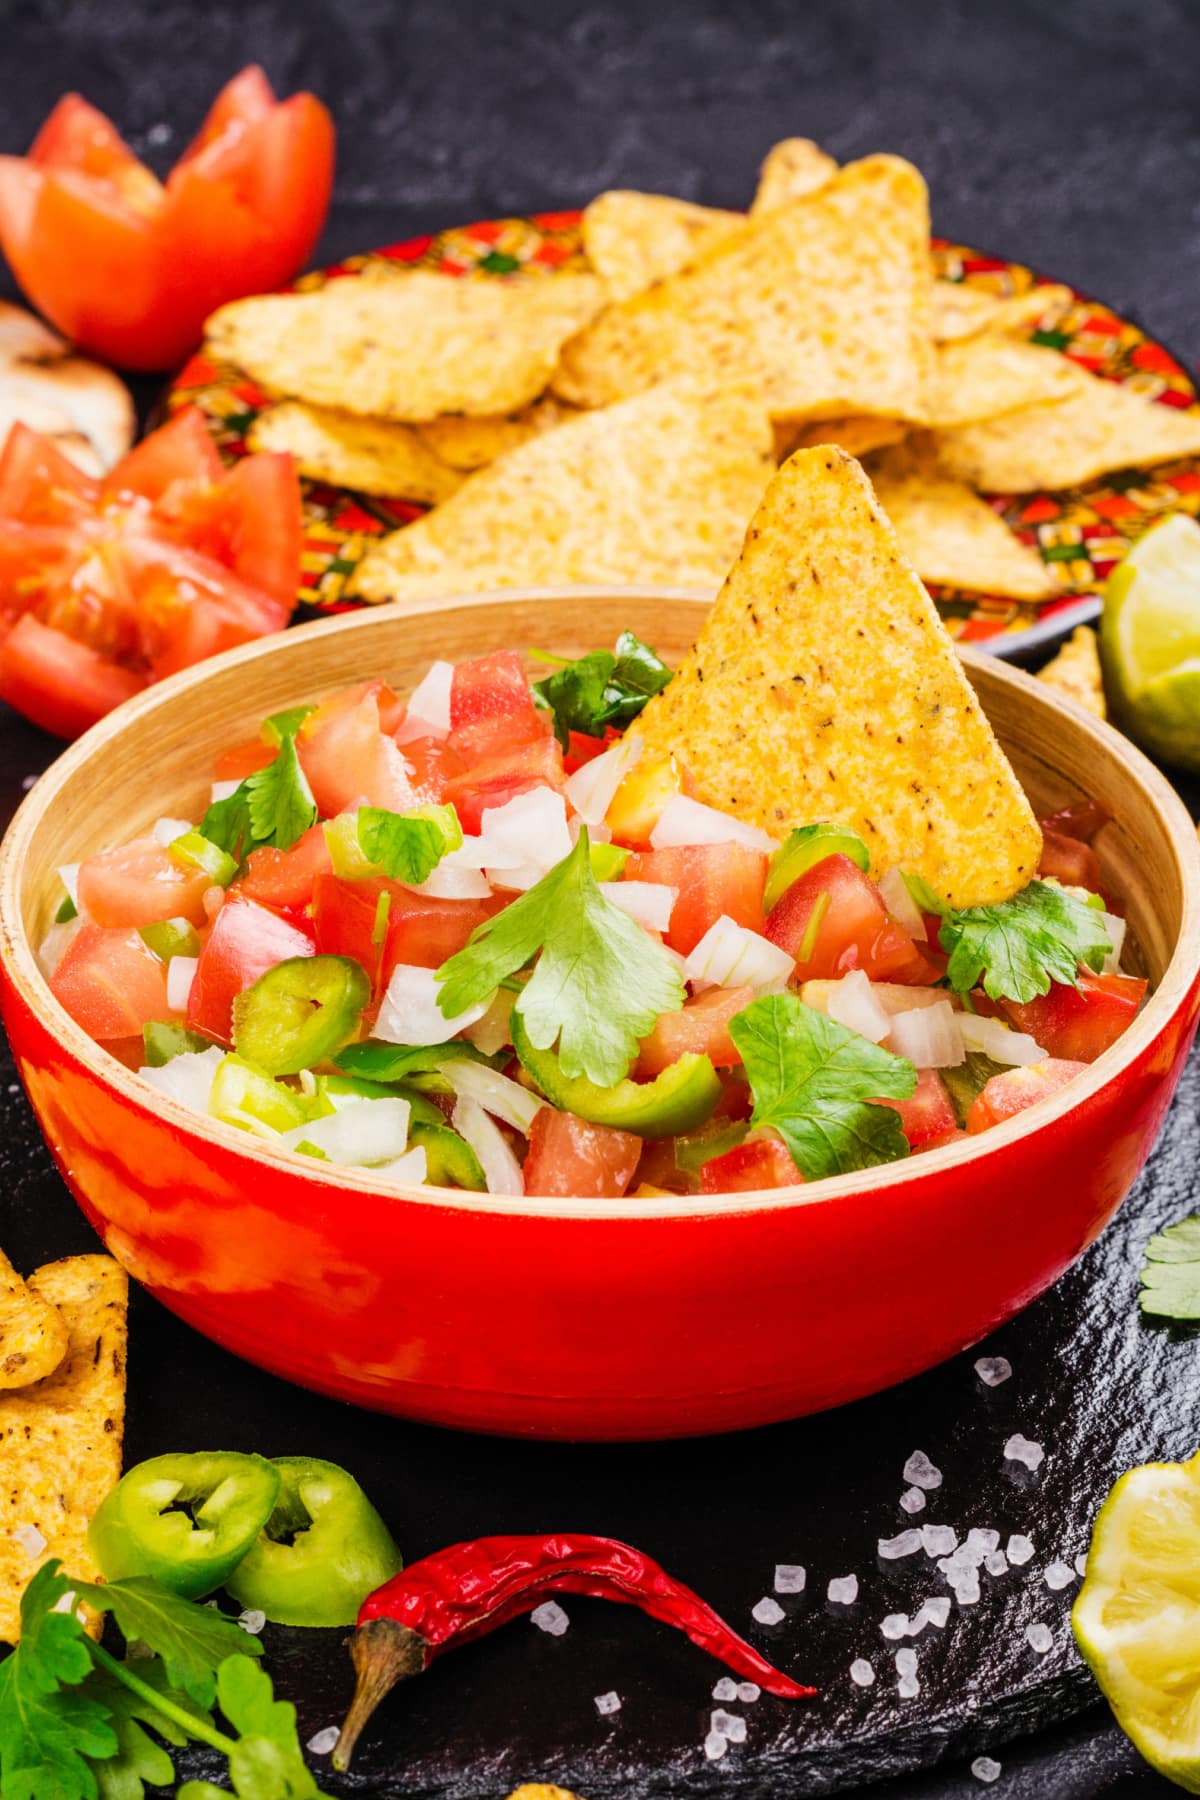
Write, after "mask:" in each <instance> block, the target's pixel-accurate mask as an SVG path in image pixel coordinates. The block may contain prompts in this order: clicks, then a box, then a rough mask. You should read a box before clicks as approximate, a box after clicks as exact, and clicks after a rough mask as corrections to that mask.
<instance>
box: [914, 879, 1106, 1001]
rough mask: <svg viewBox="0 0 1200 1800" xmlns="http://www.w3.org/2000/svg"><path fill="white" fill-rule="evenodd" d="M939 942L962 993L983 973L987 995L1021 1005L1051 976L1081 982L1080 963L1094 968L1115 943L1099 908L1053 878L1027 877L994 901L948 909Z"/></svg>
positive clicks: (1068, 982) (1052, 979) (952, 981)
mask: <svg viewBox="0 0 1200 1800" xmlns="http://www.w3.org/2000/svg"><path fill="white" fill-rule="evenodd" d="M938 942H939V943H940V944H941V946H942V949H943V950H945V951H947V952H948V953H949V957H950V960H949V962H948V963H947V965H946V975H947V977H948V979H949V981H950V985H951V987H953V988H955V989H956V990H957V991H958V992H959V993H960V994H963V993H967V992H969V991H970V989H971V988H973V987H975V986H976V984H977V983H978V982H979V981H980V980H981V979H982V982H983V991H984V993H985V994H987V995H988V996H989V998H990V999H992V1000H1015V1001H1017V1002H1018V1003H1019V1004H1022V1005H1023V1004H1025V1002H1027V1001H1029V1000H1034V999H1036V998H1037V996H1038V995H1039V994H1048V993H1049V992H1050V985H1051V983H1052V982H1056V981H1057V982H1061V983H1063V984H1064V985H1067V986H1070V987H1078V985H1079V966H1080V964H1081V963H1082V964H1083V965H1084V966H1085V967H1086V968H1089V969H1092V970H1095V971H1096V972H1097V973H1098V972H1099V971H1100V970H1101V969H1102V968H1103V967H1104V962H1105V958H1106V957H1107V956H1108V954H1109V952H1110V951H1111V949H1112V939H1111V938H1110V937H1109V935H1108V932H1107V931H1106V929H1105V926H1104V919H1103V917H1102V915H1101V914H1100V913H1099V912H1097V911H1096V909H1095V908H1094V907H1091V906H1088V905H1087V903H1086V902H1085V901H1082V900H1077V899H1076V898H1075V896H1074V895H1073V894H1068V893H1067V892H1066V890H1065V889H1064V888H1061V887H1059V886H1058V885H1057V883H1055V882H1052V881H1031V882H1030V883H1029V886H1028V887H1026V888H1022V890H1021V892H1020V893H1019V894H1014V895H1013V897H1012V899H1011V900H1001V901H1000V902H999V904H998V905H996V906H972V907H967V908H966V909H965V910H964V911H962V912H947V913H946V915H945V918H944V919H943V921H942V926H941V930H940V931H939V932H938Z"/></svg>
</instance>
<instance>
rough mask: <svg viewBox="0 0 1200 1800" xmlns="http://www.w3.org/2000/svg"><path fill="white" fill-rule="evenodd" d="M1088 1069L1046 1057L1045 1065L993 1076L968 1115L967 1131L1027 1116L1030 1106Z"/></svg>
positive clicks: (1081, 1065)
mask: <svg viewBox="0 0 1200 1800" xmlns="http://www.w3.org/2000/svg"><path fill="white" fill-rule="evenodd" d="M1086 1068H1087V1064H1086V1063H1084V1062H1061V1061H1059V1060H1058V1059H1057V1058H1055V1057H1047V1058H1046V1061H1045V1062H1040V1063H1031V1064H1030V1065H1029V1066H1028V1067H1027V1068H1024V1069H1005V1071H1004V1073H1003V1075H993V1076H992V1079H991V1080H990V1081H989V1082H988V1083H987V1085H986V1087H984V1089H983V1090H982V1092H981V1093H980V1094H979V1095H978V1096H977V1098H976V1099H975V1101H974V1103H973V1104H972V1107H971V1110H970V1112H969V1113H968V1114H967V1130H968V1131H969V1132H971V1133H972V1134H974V1133H976V1132H979V1131H986V1130H987V1129H988V1127H989V1126H991V1125H1001V1124H1003V1122H1004V1120H1005V1119H1011V1118H1012V1117H1013V1115H1014V1114H1015V1113H1019V1112H1024V1111H1025V1108H1026V1107H1027V1106H1033V1105H1035V1104H1036V1102H1037V1101H1039V1100H1045V1099H1047V1098H1048V1097H1049V1095H1051V1094H1056V1093H1057V1092H1058V1090H1059V1088H1060V1087H1065V1086H1066V1084H1067V1082H1068V1081H1074V1079H1075V1077H1076V1075H1082V1074H1083V1072H1084V1070H1085V1069H1086Z"/></svg>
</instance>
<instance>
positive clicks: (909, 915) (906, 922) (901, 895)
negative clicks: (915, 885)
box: [879, 869, 929, 944]
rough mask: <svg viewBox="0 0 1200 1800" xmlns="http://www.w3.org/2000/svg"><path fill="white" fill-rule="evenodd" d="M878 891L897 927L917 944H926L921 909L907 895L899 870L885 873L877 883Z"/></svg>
mask: <svg viewBox="0 0 1200 1800" xmlns="http://www.w3.org/2000/svg"><path fill="white" fill-rule="evenodd" d="M879 891H880V893H881V894H882V895H883V904H884V905H885V906H886V907H887V909H888V911H889V912H890V913H891V915H892V917H893V919H895V921H896V923H897V925H902V926H903V927H904V929H905V931H907V933H908V935H909V937H910V938H913V939H914V940H915V941H916V942H917V943H919V944H924V943H926V942H927V941H928V938H929V933H928V932H927V931H926V929H925V920H924V919H923V918H922V916H921V909H920V907H919V906H918V905H917V903H916V901H915V900H914V899H913V897H912V895H911V894H910V893H909V891H908V883H907V881H905V879H904V877H903V875H902V874H901V873H900V871H899V869H889V870H888V871H887V873H886V875H884V876H883V878H882V879H881V881H880V883H879Z"/></svg>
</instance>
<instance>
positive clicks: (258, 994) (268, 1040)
mask: <svg viewBox="0 0 1200 1800" xmlns="http://www.w3.org/2000/svg"><path fill="white" fill-rule="evenodd" d="M370 998H371V983H370V981H369V979H368V977H367V974H366V971H365V970H364V969H363V968H362V967H361V965H360V964H358V963H356V962H355V961H354V960H353V959H352V958H351V957H349V956H290V957H288V958H287V960H286V961H284V962H280V963H276V964H275V966H274V968H273V969H268V970H267V972H266V974H265V975H260V976H259V978H258V980H257V981H256V982H255V983H254V984H253V986H252V987H248V988H246V989H245V991H244V992H243V993H241V994H238V995H237V997H236V999H235V1000H234V1002H233V1044H234V1049H235V1050H236V1051H237V1053H238V1055H239V1056H244V1057H245V1058H246V1059H247V1061H249V1062H252V1063H256V1064H257V1066H258V1067H259V1068H260V1069H265V1070H266V1072H267V1074H268V1075H297V1074H299V1072H300V1070H301V1069H311V1068H312V1067H313V1066H314V1065H315V1064H317V1063H323V1062H326V1061H327V1060H328V1059H329V1058H330V1057H331V1056H333V1055H335V1054H336V1053H337V1051H339V1050H341V1049H342V1048H343V1047H344V1046H345V1045H346V1044H348V1043H349V1042H350V1039H351V1038H352V1037H353V1036H354V1033H355V1031H356V1030H357V1029H358V1021H359V1019H360V1017H361V1016H362V1010H363V1008H364V1007H365V1006H366V1004H367V1002H368V1001H369V1000H370Z"/></svg>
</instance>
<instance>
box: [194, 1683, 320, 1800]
mask: <svg viewBox="0 0 1200 1800" xmlns="http://www.w3.org/2000/svg"><path fill="white" fill-rule="evenodd" d="M217 1697H218V1700H219V1703H220V1707H221V1711H222V1712H223V1713H224V1714H225V1717H226V1718H227V1719H228V1720H229V1723H230V1724H231V1725H232V1726H234V1728H235V1729H236V1730H237V1731H238V1732H239V1734H240V1737H239V1741H238V1745H237V1748H236V1750H234V1751H232V1752H231V1754H230V1757H229V1773H230V1777H231V1778H232V1781H233V1788H234V1792H235V1793H236V1794H245V1795H247V1796H248V1797H249V1800H293V1797H295V1800H301V1797H307V1796H310V1795H314V1794H317V1793H318V1792H319V1790H318V1788H317V1785H316V1783H315V1781H314V1780H313V1778H312V1775H311V1774H310V1772H309V1770H308V1767H307V1765H306V1763H305V1761H304V1758H303V1756H302V1755H301V1754H300V1744H299V1740H298V1738H297V1735H296V1708H295V1707H294V1706H293V1705H292V1703H291V1701H290V1700H276V1698H275V1694H274V1690H273V1688H272V1686H271V1678H270V1676H269V1675H267V1674H266V1672H265V1671H264V1670H263V1669H260V1668H259V1667H258V1665H257V1664H256V1663H251V1662H248V1661H247V1660H246V1658H245V1657H244V1656H231V1657H230V1658H229V1661H228V1662H225V1663H222V1665H221V1668H220V1670H219V1672H218V1674H217Z"/></svg>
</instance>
